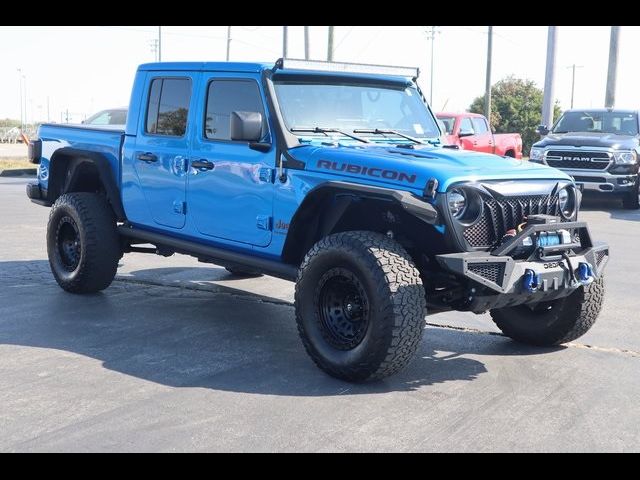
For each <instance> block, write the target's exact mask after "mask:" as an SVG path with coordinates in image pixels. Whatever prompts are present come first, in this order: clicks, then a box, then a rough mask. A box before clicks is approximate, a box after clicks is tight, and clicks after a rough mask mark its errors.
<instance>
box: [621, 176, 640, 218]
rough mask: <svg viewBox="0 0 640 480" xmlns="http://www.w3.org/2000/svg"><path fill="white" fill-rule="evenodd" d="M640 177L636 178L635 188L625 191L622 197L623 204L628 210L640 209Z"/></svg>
mask: <svg viewBox="0 0 640 480" xmlns="http://www.w3.org/2000/svg"><path fill="white" fill-rule="evenodd" d="M639 197H640V177H638V178H636V183H635V185H634V186H633V190H632V191H631V192H629V193H625V194H624V196H623V197H622V206H623V207H624V208H626V209H627V210H638V209H639V208H640V198H639Z"/></svg>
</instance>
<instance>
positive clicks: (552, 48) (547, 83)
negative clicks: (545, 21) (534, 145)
mask: <svg viewBox="0 0 640 480" xmlns="http://www.w3.org/2000/svg"><path fill="white" fill-rule="evenodd" d="M557 37H558V31H557V27H555V26H549V29H548V32H547V68H546V71H545V77H544V97H543V99H542V123H543V125H546V126H547V127H551V125H553V86H554V83H555V69H556V39H557Z"/></svg>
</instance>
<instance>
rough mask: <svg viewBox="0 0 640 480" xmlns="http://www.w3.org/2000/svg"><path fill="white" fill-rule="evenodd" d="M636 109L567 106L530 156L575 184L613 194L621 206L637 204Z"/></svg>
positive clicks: (639, 203) (544, 128) (639, 136)
mask: <svg viewBox="0 0 640 480" xmlns="http://www.w3.org/2000/svg"><path fill="white" fill-rule="evenodd" d="M638 124H639V118H638V111H637V110H621V109H587V110H579V109H574V110H567V111H566V112H564V114H563V115H562V116H561V117H560V118H559V119H558V121H557V122H556V124H555V125H554V126H553V128H552V129H551V130H549V129H548V128H547V126H546V125H540V127H538V132H539V133H540V134H541V135H544V136H545V138H543V139H542V140H540V141H539V142H536V143H534V144H533V146H532V147H531V153H530V160H531V161H533V162H539V163H543V164H545V165H549V166H552V167H555V168H559V169H560V170H563V171H564V172H565V173H567V174H569V175H571V176H572V177H573V178H574V179H575V182H576V184H577V185H578V186H579V188H581V189H584V190H586V191H590V192H599V193H603V194H607V195H617V196H618V197H620V198H621V199H622V204H623V206H624V208H628V209H633V210H636V209H638V208H640V199H639V198H638V196H639V194H640V180H639V177H638V155H639V154H640V147H639V145H640V134H639V132H638Z"/></svg>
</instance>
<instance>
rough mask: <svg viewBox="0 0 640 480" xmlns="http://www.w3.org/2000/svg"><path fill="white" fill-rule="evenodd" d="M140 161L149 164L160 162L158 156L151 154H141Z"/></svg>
mask: <svg viewBox="0 0 640 480" xmlns="http://www.w3.org/2000/svg"><path fill="white" fill-rule="evenodd" d="M138 160H142V161H143V162H147V163H152V162H157V161H158V156H157V155H154V154H153V153H151V152H147V153H139V154H138Z"/></svg>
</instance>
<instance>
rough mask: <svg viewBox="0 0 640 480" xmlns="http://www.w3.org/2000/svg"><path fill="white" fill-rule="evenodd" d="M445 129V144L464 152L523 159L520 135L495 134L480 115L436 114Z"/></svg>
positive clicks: (466, 113)
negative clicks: (455, 146) (471, 151)
mask: <svg viewBox="0 0 640 480" xmlns="http://www.w3.org/2000/svg"><path fill="white" fill-rule="evenodd" d="M436 117H438V120H440V122H442V124H443V125H444V129H445V132H444V133H445V134H444V139H445V142H447V143H449V144H451V145H458V146H459V147H460V148H461V149H464V150H475V151H476V152H486V153H495V154H496V155H506V156H507V157H513V158H518V159H520V158H522V137H520V134H519V133H498V134H494V133H493V132H492V131H491V129H490V128H489V123H488V122H487V119H486V118H485V116H484V115H480V114H478V113H468V112H465V113H448V112H440V113H437V114H436Z"/></svg>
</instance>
